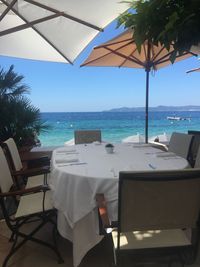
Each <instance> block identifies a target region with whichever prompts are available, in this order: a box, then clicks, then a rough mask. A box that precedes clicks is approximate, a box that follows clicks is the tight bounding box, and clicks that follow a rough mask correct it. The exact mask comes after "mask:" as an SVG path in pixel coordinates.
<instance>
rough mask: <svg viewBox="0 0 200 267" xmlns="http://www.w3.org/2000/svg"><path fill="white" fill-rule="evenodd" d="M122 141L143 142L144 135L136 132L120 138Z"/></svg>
mask: <svg viewBox="0 0 200 267" xmlns="http://www.w3.org/2000/svg"><path fill="white" fill-rule="evenodd" d="M122 143H144V136H143V135H141V134H139V133H137V134H136V135H131V136H128V137H126V138H124V139H122Z"/></svg>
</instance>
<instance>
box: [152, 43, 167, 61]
mask: <svg viewBox="0 0 200 267" xmlns="http://www.w3.org/2000/svg"><path fill="white" fill-rule="evenodd" d="M164 49H165V47H164V46H162V47H161V49H160V51H159V52H158V53H157V54H156V55H155V56H154V57H153V58H152V61H154V60H156V58H157V57H158V56H159V55H160V53H161V52H162V51H163V50H164Z"/></svg>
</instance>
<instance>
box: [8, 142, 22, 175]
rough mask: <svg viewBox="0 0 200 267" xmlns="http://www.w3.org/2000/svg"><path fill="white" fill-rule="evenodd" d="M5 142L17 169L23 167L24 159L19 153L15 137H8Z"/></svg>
mask: <svg viewBox="0 0 200 267" xmlns="http://www.w3.org/2000/svg"><path fill="white" fill-rule="evenodd" d="M4 144H5V145H6V146H7V148H8V150H9V152H10V156H11V158H12V162H13V165H14V168H15V170H16V171H19V170H21V169H22V167H23V166H22V161H21V158H20V155H19V151H18V148H17V146H16V143H15V141H14V139H13V138H9V139H7V140H6V141H5V142H4Z"/></svg>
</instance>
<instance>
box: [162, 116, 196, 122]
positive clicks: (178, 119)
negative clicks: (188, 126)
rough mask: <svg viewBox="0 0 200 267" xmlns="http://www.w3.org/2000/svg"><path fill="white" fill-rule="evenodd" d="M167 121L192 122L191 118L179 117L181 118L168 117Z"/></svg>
mask: <svg viewBox="0 0 200 267" xmlns="http://www.w3.org/2000/svg"><path fill="white" fill-rule="evenodd" d="M167 120H172V121H186V120H189V121H190V120H191V118H188V117H179V116H167Z"/></svg>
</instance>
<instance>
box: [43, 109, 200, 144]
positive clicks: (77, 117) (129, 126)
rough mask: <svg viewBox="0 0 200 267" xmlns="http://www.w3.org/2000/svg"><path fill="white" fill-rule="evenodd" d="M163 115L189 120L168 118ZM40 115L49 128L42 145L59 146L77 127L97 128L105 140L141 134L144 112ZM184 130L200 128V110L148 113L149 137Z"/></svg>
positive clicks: (110, 140) (111, 140) (118, 140)
mask: <svg viewBox="0 0 200 267" xmlns="http://www.w3.org/2000/svg"><path fill="white" fill-rule="evenodd" d="M167 116H179V117H187V118H191V119H190V120H181V121H170V120H167ZM41 117H42V120H43V121H44V122H45V123H46V124H48V125H49V126H50V127H51V129H50V130H48V132H43V133H41V134H40V136H39V139H40V141H41V143H42V146H53V145H56V146H57V145H58V146H60V145H63V144H64V142H66V141H68V140H70V139H72V138H73V135H74V130H77V129H101V131H102V139H103V140H106V141H109V142H121V140H122V139H123V138H125V137H128V136H130V135H135V134H137V133H140V134H143V135H144V127H145V117H144V112H48V113H41ZM188 130H200V111H190V112H188V111H187V112H186V111H185V112H182V111H181V112H173V111H171V112H149V138H150V137H153V136H156V135H158V134H163V133H164V132H165V133H166V134H169V135H170V134H171V133H172V132H173V131H177V132H185V133H186V132H187V131H188Z"/></svg>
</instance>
